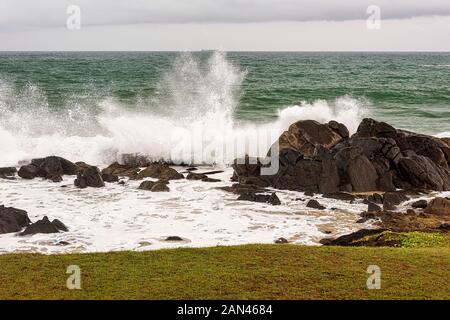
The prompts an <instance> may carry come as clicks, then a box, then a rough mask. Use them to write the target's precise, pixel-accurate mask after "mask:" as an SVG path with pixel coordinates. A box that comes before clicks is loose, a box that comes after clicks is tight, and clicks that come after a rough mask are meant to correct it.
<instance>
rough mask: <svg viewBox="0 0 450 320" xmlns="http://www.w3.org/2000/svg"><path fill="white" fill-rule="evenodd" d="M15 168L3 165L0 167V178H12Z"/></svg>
mask: <svg viewBox="0 0 450 320" xmlns="http://www.w3.org/2000/svg"><path fill="white" fill-rule="evenodd" d="M16 172H17V169H16V168H15V167H4V168H0V178H3V179H11V178H14V175H15V174H16Z"/></svg>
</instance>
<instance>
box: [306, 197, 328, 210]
mask: <svg viewBox="0 0 450 320" xmlns="http://www.w3.org/2000/svg"><path fill="white" fill-rule="evenodd" d="M306 207H308V208H312V209H317V210H325V209H326V207H325V206H323V205H321V204H320V203H319V201H317V200H314V199H312V200H309V201H308V203H307V204H306Z"/></svg>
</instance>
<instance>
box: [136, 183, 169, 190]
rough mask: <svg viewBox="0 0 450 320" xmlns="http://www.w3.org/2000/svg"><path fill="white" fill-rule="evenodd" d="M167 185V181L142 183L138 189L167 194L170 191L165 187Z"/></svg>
mask: <svg viewBox="0 0 450 320" xmlns="http://www.w3.org/2000/svg"><path fill="white" fill-rule="evenodd" d="M167 183H168V182H167V181H156V182H154V181H143V182H142V183H141V184H140V185H139V188H138V189H140V190H147V191H152V192H168V191H170V189H169V187H168V186H167Z"/></svg>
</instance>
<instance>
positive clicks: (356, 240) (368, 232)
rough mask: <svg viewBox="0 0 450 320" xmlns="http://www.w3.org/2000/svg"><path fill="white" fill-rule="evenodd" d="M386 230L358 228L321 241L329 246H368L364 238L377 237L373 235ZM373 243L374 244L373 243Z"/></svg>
mask: <svg viewBox="0 0 450 320" xmlns="http://www.w3.org/2000/svg"><path fill="white" fill-rule="evenodd" d="M384 231H386V230H383V229H362V230H358V231H356V232H353V233H350V234H347V235H344V236H341V237H338V238H336V239H322V240H321V241H320V243H321V244H323V245H327V246H367V245H369V244H368V243H367V242H366V241H361V240H362V239H364V238H368V237H372V239H377V238H376V237H373V236H375V235H381V234H382V233H383V232H384ZM375 244H376V243H375ZM372 245H373V243H372ZM376 245H377V244H376ZM378 245H379V244H378Z"/></svg>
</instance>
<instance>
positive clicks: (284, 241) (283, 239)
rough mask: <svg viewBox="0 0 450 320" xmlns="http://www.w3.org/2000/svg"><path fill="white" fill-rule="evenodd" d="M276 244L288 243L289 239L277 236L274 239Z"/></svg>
mask: <svg viewBox="0 0 450 320" xmlns="http://www.w3.org/2000/svg"><path fill="white" fill-rule="evenodd" d="M275 243H276V244H286V243H289V241H288V240H287V239H286V238H278V239H277V240H275Z"/></svg>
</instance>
